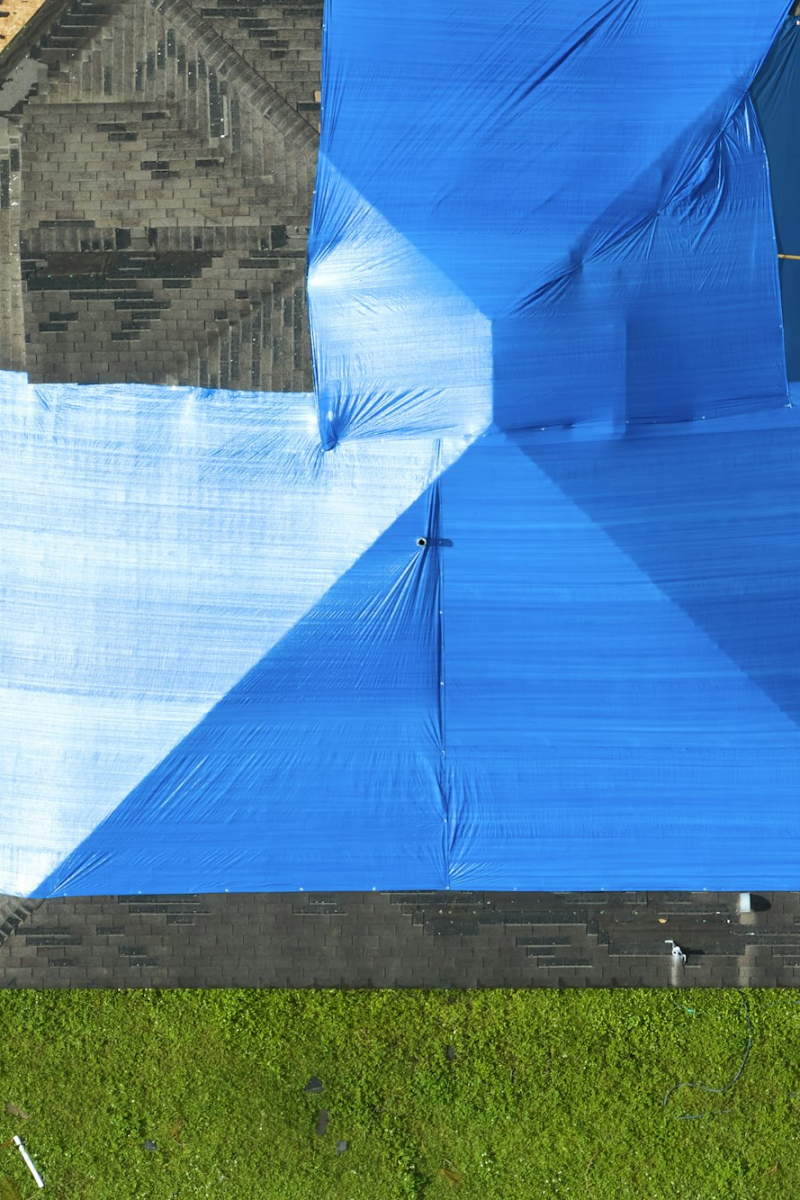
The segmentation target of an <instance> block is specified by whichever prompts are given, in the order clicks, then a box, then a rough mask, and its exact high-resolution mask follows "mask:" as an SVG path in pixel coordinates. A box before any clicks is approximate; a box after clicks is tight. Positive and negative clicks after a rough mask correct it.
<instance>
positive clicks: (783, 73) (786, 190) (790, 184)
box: [752, 17, 800, 380]
mask: <svg viewBox="0 0 800 1200" xmlns="http://www.w3.org/2000/svg"><path fill="white" fill-rule="evenodd" d="M752 96H753V103H754V105H755V108H756V112H757V114H758V121H759V124H760V126H761V130H762V133H763V136H764V142H765V144H766V148H767V154H768V157H769V165H770V182H771V185H772V203H773V207H774V212H775V232H776V234H777V239H778V250H779V252H780V253H781V254H783V255H786V256H787V257H786V258H782V259H781V260H780V277H781V296H782V299H783V320H784V334H785V339H786V367H787V371H788V375H789V378H790V379H791V380H798V379H800V121H798V114H799V113H800V20H798V18H797V17H788V18H787V20H786V22H785V24H784V26H783V28H782V30H781V32H780V36H779V37H778V40H777V41H776V43H775V45H774V46H773V48H772V50H771V52H770V54H769V56H768V58H767V60H766V62H765V63H764V66H763V68H762V69H761V71H760V72H759V74H758V77H757V79H756V81H755V83H754V85H753V89H752Z"/></svg>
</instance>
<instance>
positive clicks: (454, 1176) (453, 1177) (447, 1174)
mask: <svg viewBox="0 0 800 1200" xmlns="http://www.w3.org/2000/svg"><path fill="white" fill-rule="evenodd" d="M440 1174H441V1175H442V1176H444V1178H445V1179H446V1180H447V1182H448V1183H449V1184H450V1186H451V1187H460V1186H461V1184H462V1183H463V1182H464V1176H463V1175H462V1174H461V1173H460V1172H459V1171H451V1170H450V1168H449V1167H442V1169H441V1171H440Z"/></svg>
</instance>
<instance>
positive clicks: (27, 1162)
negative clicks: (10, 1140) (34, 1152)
mask: <svg viewBox="0 0 800 1200" xmlns="http://www.w3.org/2000/svg"><path fill="white" fill-rule="evenodd" d="M14 1145H15V1146H16V1147H17V1149H18V1150H19V1152H20V1154H21V1155H22V1157H23V1158H24V1159H25V1166H26V1167H27V1168H28V1170H29V1171H30V1173H31V1175H32V1176H33V1178H34V1179H35V1180H36V1186H37V1187H40V1188H43V1187H44V1180H43V1179H42V1177H41V1175H40V1174H39V1172H38V1171H37V1170H36V1167H35V1166H34V1165H33V1160H32V1158H31V1156H30V1154H28V1151H27V1150H26V1149H25V1147H24V1146H23V1144H22V1138H21V1137H19V1136H18V1135H17V1134H16V1133H15V1134H14Z"/></svg>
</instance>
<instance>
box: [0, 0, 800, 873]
mask: <svg viewBox="0 0 800 1200" xmlns="http://www.w3.org/2000/svg"><path fill="white" fill-rule="evenodd" d="M784 16H785V5H784V4H783V3H781V4H778V3H774V2H773V0H761V2H758V3H753V2H752V0H747V2H745V0H734V3H732V4H730V5H728V6H727V7H726V8H725V9H724V11H723V10H720V9H718V8H713V9H711V8H708V7H706V8H705V9H704V8H703V6H702V5H698V4H697V3H696V2H695V3H692V4H689V3H685V2H683V0H681V2H680V3H678V4H677V6H673V7H672V8H671V9H670V12H669V14H668V15H666V16H665V13H664V10H663V7H661V8H659V7H658V6H657V5H656V4H655V3H654V2H651V0H616V2H614V3H608V4H605V5H601V6H599V7H598V8H596V9H595V10H592V11H589V12H577V11H573V10H571V9H569V7H568V6H565V5H564V4H563V3H562V2H561V0H537V2H534V3H531V4H524V3H521V2H520V0H500V2H499V3H497V4H495V5H491V6H489V7H488V8H487V7H486V6H480V7H479V6H478V5H477V3H476V2H474V0H467V3H460V4H458V5H454V4H445V3H443V2H439V3H431V2H430V0H425V2H424V3H423V0H406V2H405V3H402V4H398V5H395V6H394V7H390V8H388V9H387V8H386V7H385V6H381V7H376V6H375V5H374V4H372V3H370V4H368V3H366V0H332V3H330V4H329V5H328V10H327V17H326V31H325V62H324V78H323V135H322V150H321V156H320V166H319V173H318V179H317V191H316V197H315V208H314V220H313V229H312V235H311V240H310V258H309V303H310V310H311V318H312V343H313V348H314V356H315V363H314V365H315V376H316V393H315V395H313V396H311V395H309V396H286V395H284V396H280V395H246V394H241V393H238V394H237V393H230V392H227V393H226V392H205V391H200V390H196V389H158V388H142V387H140V388H133V387H105V388H77V387H41V386H37V387H31V386H28V385H27V384H26V382H25V380H24V378H23V377H19V376H9V375H6V376H2V377H0V379H2V392H1V393H0V403H1V404H2V413H3V418H2V429H3V437H2V439H1V440H0V492H1V493H2V494H1V495H0V538H2V544H3V549H4V553H3V559H2V572H3V591H2V596H3V605H4V611H3V619H2V624H0V628H1V629H2V633H0V639H2V643H1V644H2V661H3V674H4V680H3V686H4V690H3V692H2V695H1V696H0V730H2V732H1V733H0V737H1V738H2V739H3V742H2V751H1V752H0V795H2V798H3V805H4V808H3V822H2V829H3V845H2V852H1V853H0V888H2V890H5V891H17V892H22V893H28V894H36V895H52V894H78V895H79V894H87V893H89V894H109V893H131V892H147V893H155V892H200V891H223V890H229V891H246V890H294V889H300V888H302V889H305V890H315V889H324V890H329V889H330V890H333V889H341V890H360V889H371V888H376V889H391V888H403V889H409V888H448V887H454V888H469V889H477V888H531V889H545V888H546V889H567V888H589V889H594V888H609V889H611V888H613V889H624V888H636V889H640V888H648V887H651V888H678V889H681V890H683V889H694V888H709V889H739V888H741V889H750V888H762V889H770V888H771V889H780V888H791V887H794V886H796V881H797V878H798V874H800V833H799V832H798V823H797V820H796V809H797V800H798V798H799V789H800V784H799V783H798V781H799V780H800V727H799V723H800V640H798V636H797V632H796V625H797V621H796V614H797V609H798V600H800V557H799V556H798V551H797V547H798V545H800V472H799V471H798V466H799V465H800V420H798V418H797V415H796V414H797V411H798V410H797V409H796V408H794V407H792V405H791V397H790V393H789V388H788V385H787V381H786V368H785V360H784V348H783V335H782V324H781V306H780V294H779V275H778V259H777V246H776V240H775V231H774V225H773V217H772V205H771V194H770V176H769V172H768V170H767V159H766V155H765V149H764V142H763V141H762V137H761V132H760V129H759V123H758V119H757V117H756V113H755V110H754V107H753V102H752V101H751V99H750V97H749V95H748V89H749V88H750V86H751V84H752V82H753V79H754V76H755V75H756V72H757V71H758V70H759V67H760V66H761V64H762V62H763V60H764V58H765V56H766V55H767V53H768V51H769V49H770V46H771V45H772V43H773V41H774V39H775V37H776V35H777V34H778V31H779V30H780V28H781V25H782V22H783V18H784ZM774 187H775V182H774V180H773V189H774Z"/></svg>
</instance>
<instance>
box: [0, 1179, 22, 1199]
mask: <svg viewBox="0 0 800 1200" xmlns="http://www.w3.org/2000/svg"><path fill="white" fill-rule="evenodd" d="M0 1200H22V1197H21V1196H20V1194H19V1192H18V1191H17V1186H16V1184H14V1183H12V1182H11V1180H10V1179H5V1178H3V1179H0Z"/></svg>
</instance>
